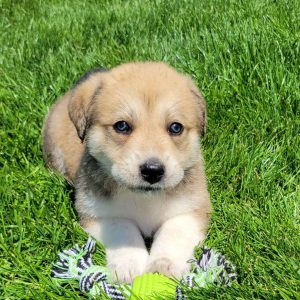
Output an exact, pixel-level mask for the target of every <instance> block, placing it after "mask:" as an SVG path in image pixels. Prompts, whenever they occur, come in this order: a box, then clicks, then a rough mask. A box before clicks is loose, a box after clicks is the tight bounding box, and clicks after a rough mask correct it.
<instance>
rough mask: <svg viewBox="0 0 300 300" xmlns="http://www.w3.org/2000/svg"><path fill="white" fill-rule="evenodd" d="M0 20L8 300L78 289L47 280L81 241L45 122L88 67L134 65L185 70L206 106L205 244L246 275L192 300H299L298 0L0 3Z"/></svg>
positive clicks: (0, 150) (72, 293)
mask: <svg viewBox="0 0 300 300" xmlns="http://www.w3.org/2000/svg"><path fill="white" fill-rule="evenodd" d="M0 26H1V31H0V45H1V46H0V183H1V186H0V198H1V199H0V297H1V299H66V298H68V299H80V298H81V297H82V295H81V294H80V292H79V291H78V289H77V285H76V284H74V283H70V284H68V283H67V284H64V285H62V286H60V285H59V284H57V282H56V281H55V280H53V279H52V278H51V273H50V269H51V263H52V262H53V261H55V259H56V256H57V253H58V251H60V250H62V249H64V248H67V247H70V246H71V245H73V244H74V243H83V242H84V241H85V240H86V238H87V236H86V234H85V233H84V232H83V231H82V230H81V229H80V227H79V226H78V225H77V223H76V221H77V217H76V213H75V211H74V205H73V203H72V201H71V200H70V199H72V194H73V191H72V189H71V188H70V187H68V186H67V185H66V183H65V182H64V180H63V179H62V178H60V177H58V176H57V175H55V174H54V173H52V172H51V171H49V170H47V168H46V167H45V166H44V163H43V158H42V151H41V128H42V123H43V118H44V116H45V114H46V113H47V110H48V108H49V106H50V105H51V104H52V103H53V102H54V101H55V99H56V98H57V97H58V96H60V95H62V94H63V93H64V92H65V91H66V90H68V89H69V87H70V86H71V85H72V83H74V81H75V80H76V79H78V78H79V77H80V76H81V74H83V73H84V72H85V71H87V70H89V69H91V68H93V67H95V66H106V67H113V66H115V65H118V64H120V63H123V62H127V61H133V60H163V61H166V62H168V63H170V64H171V65H173V66H174V67H176V68H177V69H179V70H181V71H184V72H186V73H189V74H191V75H192V76H193V78H194V79H195V81H196V82H197V84H198V86H199V87H200V89H201V90H202V91H203V94H204V95H205V98H206V100H207V103H208V112H209V114H208V115H209V120H208V122H209V126H208V132H207V135H206V137H205V139H204V141H203V149H204V150H203V152H204V156H205V160H206V169H207V177H208V181H209V190H210V193H211V199H212V203H213V207H214V213H213V216H212V222H211V226H210V230H209V235H208V238H207V241H206V244H207V245H209V246H212V247H214V248H216V249H218V250H220V251H222V252H223V253H225V254H226V256H227V257H228V258H230V259H231V260H232V261H233V262H234V264H235V265H236V266H237V272H238V277H239V279H238V283H236V284H235V285H233V286H232V287H229V288H223V287H219V288H217V287H216V288H213V289H209V290H204V289H203V290H197V291H191V292H190V294H189V298H190V299H300V254H299V253H300V236H299V232H300V220H299V216H300V184H299V178H300V88H299V82H300V1H297V0H294V1H292V0H291V1H283V0H280V1H266V0H249V1H238V0H236V1H233V0H232V1H222V0H212V1H209V0H203V1H198V0H194V1H183V0H178V1H159V0H157V1H141V0H140V1H139V0H131V1H121V0H119V1H108V0H107V1H79V0H76V1H37V0H31V1H17V0H16V1H12V0H11V1H8V0H7V1H6V0H2V1H1V0H0ZM98 249H99V252H98V253H97V255H96V261H97V263H103V262H104V255H103V253H104V252H103V250H104V249H103V248H101V247H99V248H98Z"/></svg>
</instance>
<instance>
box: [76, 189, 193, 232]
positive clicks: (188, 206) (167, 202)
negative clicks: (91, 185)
mask: <svg viewBox="0 0 300 300" xmlns="http://www.w3.org/2000/svg"><path fill="white" fill-rule="evenodd" d="M79 201H80V211H81V212H82V213H85V214H87V215H90V216H93V217H95V218H124V219H130V220H132V221H134V222H135V223H136V224H137V226H138V227H139V228H140V230H141V231H142V232H143V234H144V235H146V236H150V235H151V234H152V233H153V232H155V231H156V230H157V229H158V228H159V227H160V226H161V224H162V223H164V222H165V221H166V220H167V219H169V218H171V217H173V216H176V215H179V214H184V213H187V212H191V211H193V209H195V208H197V207H198V206H199V199H198V201H197V200H196V199H195V196H194V197H193V196H191V195H189V196H183V195H177V196H175V197H174V196H173V197H170V196H166V195H165V194H164V193H159V192H154V193H150V192H146V193H134V192H130V191H123V192H122V193H119V194H116V195H115V196H114V197H113V198H112V199H109V200H107V199H99V198H96V197H95V196H94V195H93V194H91V193H90V194H89V195H82V197H80V200H79ZM78 206H79V205H78Z"/></svg>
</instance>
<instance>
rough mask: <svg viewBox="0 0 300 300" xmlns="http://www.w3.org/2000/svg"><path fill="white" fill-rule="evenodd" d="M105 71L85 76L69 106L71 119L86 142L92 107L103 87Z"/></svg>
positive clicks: (78, 84)
mask: <svg viewBox="0 0 300 300" xmlns="http://www.w3.org/2000/svg"><path fill="white" fill-rule="evenodd" d="M103 77H104V72H103V71H93V72H90V73H88V74H85V75H84V76H83V77H82V78H81V79H80V80H79V81H78V82H77V84H76V85H75V86H74V87H73V89H72V91H71V98H70V101H69V105H68V110H69V117H70V119H71V120H72V122H73V123H74V126H75V128H76V130H77V134H78V137H79V138H80V139H81V141H83V140H84V138H85V135H86V131H87V129H88V128H89V126H90V121H91V120H90V117H91V116H90V115H91V113H90V112H91V107H92V106H93V104H94V102H95V101H96V99H97V97H98V96H99V94H100V92H101V88H102V87H103Z"/></svg>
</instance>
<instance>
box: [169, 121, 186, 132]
mask: <svg viewBox="0 0 300 300" xmlns="http://www.w3.org/2000/svg"><path fill="white" fill-rule="evenodd" d="M168 131H169V133H170V134H171V135H179V134H181V133H182V131H183V125H182V124H180V123H178V122H174V123H172V124H171V125H170V126H169V127H168Z"/></svg>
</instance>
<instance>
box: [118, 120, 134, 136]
mask: <svg viewBox="0 0 300 300" xmlns="http://www.w3.org/2000/svg"><path fill="white" fill-rule="evenodd" d="M113 127H114V130H115V131H116V132H117V133H122V134H129V133H130V132H131V131H132V128H131V126H130V125H129V124H128V123H127V122H126V121H118V122H116V123H115V124H114V125H113Z"/></svg>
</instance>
